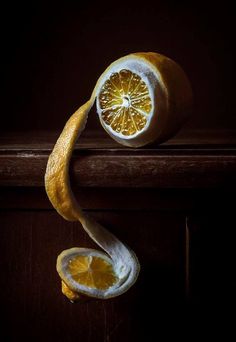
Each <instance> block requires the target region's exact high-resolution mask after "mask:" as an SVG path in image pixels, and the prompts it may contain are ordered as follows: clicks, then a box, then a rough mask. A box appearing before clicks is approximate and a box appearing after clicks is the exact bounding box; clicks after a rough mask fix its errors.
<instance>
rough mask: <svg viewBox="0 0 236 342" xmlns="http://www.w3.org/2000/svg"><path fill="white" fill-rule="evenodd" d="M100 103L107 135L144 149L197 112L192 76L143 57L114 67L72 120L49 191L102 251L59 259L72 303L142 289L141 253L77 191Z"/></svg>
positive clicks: (79, 251)
mask: <svg viewBox="0 0 236 342" xmlns="http://www.w3.org/2000/svg"><path fill="white" fill-rule="evenodd" d="M95 101H96V106H97V112H98V116H99V119H100V122H101V124H102V126H103V127H104V129H105V130H106V131H107V133H108V134H109V135H110V136H111V137H112V138H113V139H115V140H116V141H118V142H119V143H121V144H123V145H127V146H130V147H139V146H144V145H146V144H149V143H151V142H153V141H155V140H156V141H158V142H161V141H162V140H163V139H166V138H167V137H169V136H170V135H171V134H173V133H174V132H175V131H176V130H177V129H178V128H179V127H180V125H181V124H182V123H183V121H184V120H185V119H186V117H187V116H188V114H189V111H190V108H191V102H192V91H191V87H190V84H189V81H188V79H187V77H186V75H185V73H184V71H183V70H182V69H181V68H180V67H179V66H178V65H177V64H176V63H175V62H174V61H172V60H171V59H169V58H167V57H165V56H163V55H160V54H157V53H152V52H150V53H135V54H131V55H128V56H126V57H123V58H120V59H118V60H117V61H115V62H114V63H112V64H111V65H110V66H109V67H108V68H107V69H106V70H105V72H104V73H103V74H102V75H101V76H100V78H99V79H98V81H97V84H96V86H95V88H94V90H93V92H92V95H91V98H90V99H89V101H87V102H86V103H85V104H84V105H82V106H81V107H80V108H79V109H78V110H77V111H76V112H75V113H74V114H73V115H72V116H71V117H70V118H69V120H68V121H67V123H66V125H65V127H64V129H63V131H62V133H61V135H60V137H59V138H58V140H57V142H56V144H55V147H54V149H53V151H52V153H51V155H50V157H49V159H48V164H47V169H46V173H45V188H46V192H47V195H48V197H49V199H50V201H51V203H52V205H53V206H54V208H55V209H56V210H57V211H58V213H59V214H60V215H61V216H63V217H64V218H65V219H66V220H69V221H79V222H80V224H81V225H82V227H83V228H84V230H85V231H86V232H87V234H88V235H89V236H90V238H91V239H92V240H93V241H94V242H95V243H96V244H97V245H98V246H99V247H100V248H101V250H94V249H89V248H79V247H75V248H71V249H68V250H65V251H63V252H62V253H61V254H60V255H59V256H58V258H57V272H58V274H59V276H60V278H61V280H62V292H63V294H64V295H66V296H67V297H68V298H69V299H70V300H71V301H77V300H79V299H80V295H81V294H82V295H85V296H90V297H96V298H102V299H107V298H110V297H115V296H118V295H121V294H122V293H124V292H125V291H127V290H128V289H129V288H130V287H131V286H132V285H133V284H134V283H135V281H136V279H137V277H138V274H139V270H140V265H139V262H138V259H137V257H136V255H135V254H134V252H133V251H132V250H131V249H130V248H129V247H128V246H126V245H124V244H123V243H122V242H121V241H120V240H119V239H117V238H116V237H115V236H114V235H113V234H111V233H110V232H109V231H108V230H106V229H105V228H104V227H102V226H101V225H100V224H99V223H97V222H96V221H94V220H93V219H92V218H91V217H90V216H88V215H87V214H85V213H84V212H83V210H82V208H81V207H80V206H79V204H78V203H77V201H76V199H75V197H74V195H73V192H72V189H71V187H70V180H69V175H68V168H69V162H70V158H71V155H72V152H73V148H74V145H75V142H76V140H77V139H78V137H79V135H80V134H81V132H82V131H83V129H84V128H85V125H86V121H87V116H88V113H89V111H90V109H91V107H92V106H93V104H94V102H95ZM102 250H103V251H102Z"/></svg>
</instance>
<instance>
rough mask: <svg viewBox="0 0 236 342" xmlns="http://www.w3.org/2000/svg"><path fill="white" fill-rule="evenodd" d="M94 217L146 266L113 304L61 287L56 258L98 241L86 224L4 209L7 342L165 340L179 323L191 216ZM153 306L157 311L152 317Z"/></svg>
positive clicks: (3, 307) (2, 261) (3, 283)
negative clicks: (69, 294)
mask: <svg viewBox="0 0 236 342" xmlns="http://www.w3.org/2000/svg"><path fill="white" fill-rule="evenodd" d="M92 215H93V216H94V217H95V218H96V219H97V220H98V221H99V222H101V223H102V224H103V225H104V226H106V227H107V228H108V229H109V230H110V231H112V232H114V233H115V234H116V235H117V236H118V237H119V238H120V239H121V240H123V241H125V243H127V244H129V245H130V246H131V248H132V249H134V250H135V252H136V253H137V255H138V256H139V259H140V262H141V265H142V270H141V274H140V277H139V279H138V281H137V283H136V285H135V286H134V287H133V288H132V289H130V290H129V291H128V292H127V293H126V294H124V295H123V296H121V297H118V298H114V299H111V300H108V301H99V300H94V301H88V302H85V303H81V304H79V303H78V304H71V303H70V302H69V301H68V300H67V299H66V298H65V297H64V296H63V295H62V294H61V291H60V281H59V278H58V275H57V273H56V270H55V262H56V257H57V255H58V253H60V252H61V251H62V250H63V249H66V248H70V247H73V246H86V247H95V248H97V246H94V244H93V243H92V242H91V240H90V239H89V237H88V236H87V235H86V234H85V233H84V231H83V230H82V228H81V226H80V225H79V224H78V223H70V222H66V221H65V220H63V219H62V218H61V217H59V215H58V214H57V213H55V212H53V211H50V212H48V211H47V212H45V211H39V212H34V211H32V212H22V211H18V212H17V211H15V212H8V213H7V212H3V213H1V215H0V222H1V239H0V249H1V259H0V265H1V278H0V279H1V280H0V281H1V288H2V289H4V291H1V293H0V297H1V310H2V312H3V313H4V319H5V326H4V329H2V330H1V334H3V333H5V340H13V341H14V340H16V339H17V340H18V339H20V338H24V339H25V340H34V341H35V340H37V341H38V340H39V341H42V340H46V341H56V340H60V341H77V340H79V341H80V340H81V341H82V340H83V341H88V342H89V341H104V342H105V341H136V340H138V341H141V340H144V339H146V338H147V339H148V338H149V337H148V336H150V338H151V337H152V338H153V339H158V337H159V336H160V335H161V333H162V332H163V331H165V330H166V329H167V325H168V324H172V323H173V324H174V322H175V321H176V320H178V315H179V311H180V310H181V303H182V304H183V302H184V267H183V265H184V243H185V241H184V239H185V235H184V217H183V216H182V215H179V214H176V215H169V213H166V214H163V213H161V212H159V213H153V214H143V213H127V214H125V215H120V214H116V213H109V212H104V213H93V214H92ZM150 306H151V307H154V308H156V309H155V311H154V314H152V315H151V314H150ZM177 312H178V314H177ZM157 322H158V326H159V327H158V329H157V325H156V324H157ZM178 322H180V320H178ZM180 323H181V322H180ZM10 326H14V329H8V327H10ZM166 333H167V334H168V331H167V332H166Z"/></svg>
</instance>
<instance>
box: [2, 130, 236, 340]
mask: <svg viewBox="0 0 236 342" xmlns="http://www.w3.org/2000/svg"><path fill="white" fill-rule="evenodd" d="M57 136H58V133H56V132H54V133H48V132H38V133H37V132H29V133H19V132H18V133H14V132H12V133H9V134H8V135H5V136H1V138H0V187H1V189H0V190H1V191H0V208H1V210H0V224H1V230H0V249H1V258H0V264H1V270H2V272H1V277H0V282H1V289H2V290H1V294H0V297H1V309H2V312H3V315H4V316H3V317H4V319H3V320H2V324H3V327H2V330H1V333H2V336H3V338H4V339H3V340H6V341H8V340H9V341H15V340H18V339H21V338H24V339H25V340H33V341H56V340H57V341H88V342H92V341H98V342H99V341H156V340H161V339H160V338H161V336H162V334H163V333H165V336H166V338H168V336H170V335H172V333H174V335H175V337H176V336H180V333H181V334H183V333H187V327H191V326H192V324H193V323H194V322H196V319H197V320H198V326H199V329H200V328H203V327H206V326H207V324H208V328H209V327H210V325H209V322H208V315H209V314H210V315H211V316H212V317H215V319H217V317H218V318H219V317H220V316H221V315H222V312H224V313H227V312H228V311H227V310H228V309H227V310H226V309H225V310H224V311H222V310H221V309H219V308H220V307H221V306H223V307H224V308H226V306H227V305H228V304H229V303H231V305H233V297H234V292H235V291H234V290H235V281H234V277H233V272H232V269H233V268H234V261H233V260H235V252H234V243H233V241H234V238H233V236H234V228H235V223H234V210H235V209H234V203H235V201H234V200H233V201H232V196H235V185H236V139H235V137H236V135H235V134H234V132H233V131H224V132H223V131H218V132H217V131H213V132H209V131H208V132H204V131H202V132H199V131H194V132H193V131H192V132H188V133H180V134H179V135H178V136H177V137H176V138H175V139H172V140H170V141H168V142H167V143H165V144H162V145H160V146H155V145H153V146H149V147H145V148H141V149H128V148H124V147H121V146H120V145H118V144H116V143H115V142H113V141H112V140H111V139H109V138H107V137H106V136H105V135H98V134H95V133H94V132H87V133H86V134H84V135H83V136H82V137H81V139H79V141H78V143H77V145H76V148H75V151H74V153H73V158H72V162H71V169H70V174H71V180H72V188H73V190H74V192H75V194H76V196H77V198H78V201H79V202H80V204H81V205H82V207H83V208H84V209H85V210H86V211H87V212H89V213H90V214H91V215H92V216H93V217H94V218H95V219H96V220H98V221H99V222H101V223H102V224H103V225H104V226H105V227H107V228H108V229H109V230H111V231H112V232H113V233H114V234H116V235H117V236H118V237H119V238H120V239H121V240H122V241H124V242H125V243H127V244H128V245H130V246H131V248H132V249H134V250H135V252H136V254H137V255H138V257H139V259H140V262H141V266H142V270H141V273H140V277H139V279H138V281H137V283H136V284H135V286H134V287H133V288H131V289H130V290H129V291H128V292H127V293H126V294H124V295H123V296H121V297H118V298H114V299H111V300H107V301H100V300H88V301H85V302H83V303H78V304H71V303H70V302H69V301H68V300H67V299H66V298H65V297H64V296H63V295H62V294H61V292H60V280H59V278H58V275H57V273H56V270H55V262H56V257H57V255H58V254H59V253H60V252H61V251H62V250H63V249H66V248H70V247H73V246H86V247H95V248H97V246H94V244H93V242H92V241H91V240H90V239H89V238H88V236H87V235H86V234H85V232H84V231H83V230H82V228H81V226H80V224H79V223H76V222H75V223H73V222H67V221H65V220H63V219H62V218H61V217H60V216H59V215H58V214H57V213H56V212H55V210H54V209H53V208H52V207H51V204H50V202H49V201H48V199H47V196H46V194H45V190H44V183H43V177H44V172H45V167H46V162H47V158H48V156H49V153H50V151H51V149H52V147H53V144H54V143H55V140H56V137H57ZM151 309H153V310H154V313H152V314H151ZM199 313H200V316H199ZM199 317H200V318H199Z"/></svg>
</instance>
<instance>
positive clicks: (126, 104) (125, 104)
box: [122, 96, 131, 108]
mask: <svg viewBox="0 0 236 342" xmlns="http://www.w3.org/2000/svg"><path fill="white" fill-rule="evenodd" d="M122 100H123V104H122V105H123V107H125V108H128V107H129V106H130V105H131V101H130V98H129V96H123V99H122Z"/></svg>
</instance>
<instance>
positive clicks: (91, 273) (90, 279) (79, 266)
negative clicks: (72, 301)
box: [68, 255, 118, 290]
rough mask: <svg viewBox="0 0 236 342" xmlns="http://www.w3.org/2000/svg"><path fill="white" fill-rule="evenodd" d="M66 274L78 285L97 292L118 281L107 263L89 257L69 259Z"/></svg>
mask: <svg viewBox="0 0 236 342" xmlns="http://www.w3.org/2000/svg"><path fill="white" fill-rule="evenodd" d="M68 273H70V274H71V276H72V278H73V279H74V280H75V281H76V282H78V283H79V284H81V285H84V286H87V287H90V288H93V289H98V290H105V289H107V288H109V287H110V286H112V285H114V284H115V283H116V282H117V280H118V278H117V277H116V275H115V273H114V270H113V267H112V265H111V264H110V263H109V262H107V261H106V260H104V259H102V258H100V257H96V256H91V255H90V256H84V255H78V256H76V257H75V258H73V259H71V260H70V261H69V263H68Z"/></svg>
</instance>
